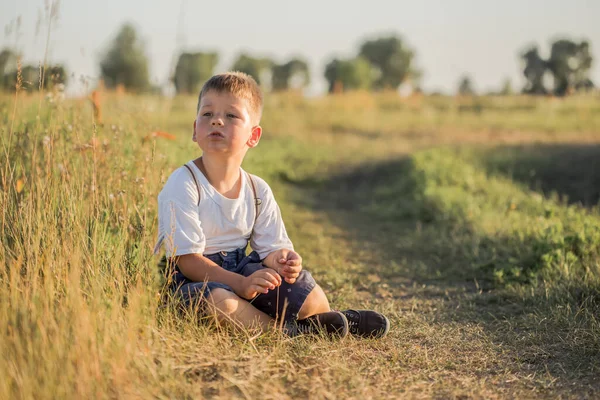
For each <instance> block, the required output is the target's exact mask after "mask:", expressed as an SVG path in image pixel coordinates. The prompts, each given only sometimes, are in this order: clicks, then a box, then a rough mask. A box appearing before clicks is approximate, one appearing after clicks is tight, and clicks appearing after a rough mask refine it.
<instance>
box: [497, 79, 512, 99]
mask: <svg viewBox="0 0 600 400" xmlns="http://www.w3.org/2000/svg"><path fill="white" fill-rule="evenodd" d="M498 94H500V95H502V96H512V95H513V94H515V91H514V90H513V87H512V82H511V80H510V78H506V79H505V80H504V83H502V87H501V88H500V91H499V92H498Z"/></svg>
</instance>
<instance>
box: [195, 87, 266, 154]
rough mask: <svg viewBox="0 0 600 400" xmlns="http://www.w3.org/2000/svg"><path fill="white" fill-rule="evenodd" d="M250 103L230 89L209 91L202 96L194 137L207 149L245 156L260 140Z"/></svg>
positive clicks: (259, 131)
mask: <svg viewBox="0 0 600 400" xmlns="http://www.w3.org/2000/svg"><path fill="white" fill-rule="evenodd" d="M261 133H262V130H261V127H260V126H258V125H253V119H252V117H251V115H250V112H249V107H248V103H247V101H246V100H245V99H240V98H238V97H236V96H234V95H232V94H231V93H228V92H216V91H214V90H211V91H209V92H207V93H206V94H205V95H204V96H203V97H202V100H200V109H199V110H198V115H197V117H196V120H195V121H194V135H193V137H192V140H193V141H194V142H196V143H198V146H200V148H201V149H202V151H203V152H204V153H218V154H228V155H241V156H243V155H244V154H245V153H246V151H247V150H248V148H250V147H254V146H256V145H257V144H258V141H259V140H260V135H261Z"/></svg>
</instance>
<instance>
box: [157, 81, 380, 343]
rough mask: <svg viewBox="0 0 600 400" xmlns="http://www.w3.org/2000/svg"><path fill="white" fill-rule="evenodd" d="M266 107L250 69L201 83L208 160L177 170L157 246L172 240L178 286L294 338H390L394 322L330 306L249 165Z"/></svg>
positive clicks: (197, 126) (200, 132)
mask: <svg viewBox="0 0 600 400" xmlns="http://www.w3.org/2000/svg"><path fill="white" fill-rule="evenodd" d="M261 113H262V94H261V91H260V89H259V87H258V85H257V84H256V82H255V81H254V79H252V78H251V77H250V76H248V75H246V74H243V73H240V72H232V73H226V74H221V75H215V76H213V77H212V78H211V79H209V80H208V81H207V82H206V83H205V84H204V86H203V87H202V90H201V91H200V95H199V97H198V107H197V116H196V120H195V121H194V131H193V135H192V140H193V141H194V142H196V144H197V145H198V146H199V147H200V148H201V149H202V156H201V157H200V158H198V159H196V160H193V161H190V162H188V163H187V164H186V165H184V166H183V167H181V168H179V169H177V170H176V171H174V172H173V173H172V174H171V176H170V177H169V179H168V181H167V183H166V184H165V186H164V188H163V190H162V191H161V193H160V194H159V196H158V205H159V213H158V219H159V233H158V234H159V239H158V243H157V248H158V247H159V246H160V244H161V243H162V242H163V241H164V242H165V243H166V250H167V257H169V260H170V262H169V263H168V264H169V265H171V266H173V267H174V268H173V271H172V272H173V275H172V280H171V288H172V290H173V291H174V292H175V293H176V294H177V295H179V296H180V298H181V299H182V300H183V301H184V303H185V304H187V305H189V304H192V303H195V302H199V301H202V302H203V304H204V305H206V306H208V308H209V309H210V310H211V311H212V312H214V314H215V315H216V317H217V319H218V320H219V321H227V322H230V323H232V324H234V325H241V326H242V327H245V328H248V327H252V326H257V325H258V326H259V327H260V328H262V329H264V330H265V329H268V328H272V327H274V326H275V323H274V322H275V320H276V319H281V320H283V322H284V323H285V324H284V330H285V332H287V333H288V334H289V335H292V336H293V335H296V334H298V333H312V332H317V331H323V332H326V333H328V334H334V335H338V336H341V337H344V336H346V334H347V333H348V332H350V333H353V334H356V335H359V336H365V337H381V336H383V335H385V334H386V333H387V332H388V330H389V321H388V320H387V318H386V317H384V316H383V315H381V314H379V313H376V312H375V311H368V310H347V311H344V312H339V311H332V310H331V309H330V307H329V302H328V300H327V297H326V296H325V293H324V292H323V290H322V289H321V287H319V286H318V285H317V284H316V283H315V281H314V279H313V278H312V276H311V274H310V273H309V272H308V271H306V270H304V269H303V268H302V257H300V255H299V254H298V253H296V252H295V251H294V247H293V245H292V242H291V241H290V239H289V238H288V236H287V233H286V230H285V226H284V224H283V221H282V218H281V214H280V211H279V207H278V205H277V203H276V202H275V199H274V197H273V193H272V191H271V189H270V187H269V186H268V185H267V183H266V182H265V181H264V180H262V179H260V178H259V177H256V176H252V175H249V174H248V173H246V172H245V171H243V170H242V168H241V164H242V161H243V159H244V156H245V155H246V152H247V151H248V149H250V148H253V147H255V146H256V145H257V144H258V142H259V141H260V138H261V134H262V128H261V127H260V125H259V122H260V117H261ZM248 243H250V245H251V247H252V249H253V252H252V253H251V254H250V255H248V256H246V247H247V245H248Z"/></svg>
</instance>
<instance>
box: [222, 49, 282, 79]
mask: <svg viewBox="0 0 600 400" xmlns="http://www.w3.org/2000/svg"><path fill="white" fill-rule="evenodd" d="M274 64H275V63H274V62H273V61H272V60H270V59H269V58H256V57H252V56H250V55H248V54H246V53H241V54H240V55H239V56H238V58H237V59H236V60H235V62H234V63H233V66H232V67H231V70H232V71H240V72H244V73H246V74H248V75H250V76H252V77H253V78H254V79H255V80H256V82H257V83H258V84H259V85H260V84H261V83H264V81H263V80H264V78H266V77H267V75H269V74H271V72H272V69H273V65H274Z"/></svg>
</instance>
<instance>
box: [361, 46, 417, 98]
mask: <svg viewBox="0 0 600 400" xmlns="http://www.w3.org/2000/svg"><path fill="white" fill-rule="evenodd" d="M359 56H361V57H363V58H364V59H366V60H368V61H369V62H370V63H371V65H372V67H373V69H374V71H375V81H374V82H373V86H374V87H375V88H376V89H397V88H398V86H400V84H402V83H403V82H404V81H406V80H407V79H417V78H418V76H419V75H420V74H419V72H418V71H417V70H416V69H414V66H413V59H414V56H415V53H414V51H413V50H411V49H409V48H408V47H407V46H406V44H405V43H404V42H403V40H402V39H401V38H400V37H398V36H389V37H382V38H379V39H375V40H368V41H366V42H364V43H363V44H362V46H361V47H360V51H359Z"/></svg>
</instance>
